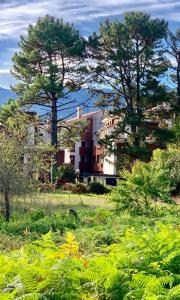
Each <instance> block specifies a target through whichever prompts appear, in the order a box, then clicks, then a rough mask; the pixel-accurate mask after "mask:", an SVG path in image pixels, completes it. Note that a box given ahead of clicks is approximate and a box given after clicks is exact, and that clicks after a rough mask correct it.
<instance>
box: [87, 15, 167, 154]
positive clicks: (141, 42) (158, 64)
mask: <svg viewBox="0 0 180 300" xmlns="http://www.w3.org/2000/svg"><path fill="white" fill-rule="evenodd" d="M166 35H167V22H166V21H165V20H163V19H158V18H156V19H153V18H151V17H150V15H148V14H145V13H141V12H128V13H126V14H125V15H124V20H123V21H118V20H115V21H109V20H107V21H105V22H103V23H102V24H101V25H100V33H99V35H96V34H94V35H93V36H91V37H90V40H89V43H90V46H91V51H92V57H93V59H94V60H95V63H94V65H92V66H91V69H92V72H94V74H95V78H96V81H97V82H98V83H99V84H100V85H101V88H100V89H98V87H97V85H96V88H95V89H94V90H95V93H96V94H98V95H99V96H100V99H99V101H98V103H97V105H99V106H102V107H110V108H111V115H114V116H117V117H119V120H120V121H119V123H118V124H117V125H116V126H115V130H114V131H113V133H112V134H111V135H110V136H109V137H107V138H106V140H104V143H105V144H109V145H110V146H111V144H112V141H114V140H117V141H118V139H119V140H121V139H122V138H123V137H124V139H125V143H124V147H122V148H121V149H119V151H120V152H121V153H122V154H124V155H132V154H133V156H134V157H137V158H138V157H139V158H143V159H144V158H147V157H148V155H149V154H150V151H149V148H148V145H147V144H146V137H147V136H148V134H149V132H148V130H147V127H146V122H145V111H146V110H147V109H151V108H153V107H155V106H156V105H157V104H160V103H162V102H163V101H165V102H166V101H169V100H170V99H169V98H170V97H169V95H168V93H167V91H166V87H165V86H164V85H163V84H162V83H161V78H162V76H163V75H164V74H165V72H166V71H167V59H166V56H165V53H164V52H165V51H164V47H163V39H164V38H165V37H166ZM102 85H103V86H105V87H106V88H105V89H102ZM110 150H111V151H112V149H111V148H110Z"/></svg>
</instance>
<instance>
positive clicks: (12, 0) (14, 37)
mask: <svg viewBox="0 0 180 300" xmlns="http://www.w3.org/2000/svg"><path fill="white" fill-rule="evenodd" d="M131 10H140V11H145V12H148V13H151V14H152V16H154V17H163V18H165V19H166V20H168V22H169V26H170V28H171V29H172V30H173V31H174V30H175V29H176V28H180V0H137V1H133V0H0V86H1V87H5V88H8V87H9V86H10V84H13V83H14V82H15V81H14V79H13V78H12V76H11V75H10V68H11V57H12V55H13V53H14V52H15V51H16V50H17V49H18V48H17V47H18V39H19V35H20V34H25V33H26V28H27V26H28V25H29V24H30V23H31V24H32V23H34V22H36V20H37V18H38V17H39V16H44V15H46V14H50V15H54V16H56V17H58V18H63V19H64V20H65V21H69V22H73V23H74V24H75V26H76V27H77V28H78V29H79V30H80V31H81V33H82V34H84V35H86V36H87V35H89V34H90V33H92V32H94V31H97V30H98V24H99V22H100V21H102V20H103V19H104V18H107V17H109V18H120V17H121V16H122V14H123V12H125V11H131Z"/></svg>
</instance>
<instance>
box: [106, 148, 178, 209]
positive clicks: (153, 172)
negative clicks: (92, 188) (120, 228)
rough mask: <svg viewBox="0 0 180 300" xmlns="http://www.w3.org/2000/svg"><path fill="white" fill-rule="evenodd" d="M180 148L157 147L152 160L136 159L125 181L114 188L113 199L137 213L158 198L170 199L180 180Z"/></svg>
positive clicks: (124, 174) (125, 176) (120, 207)
mask: <svg viewBox="0 0 180 300" xmlns="http://www.w3.org/2000/svg"><path fill="white" fill-rule="evenodd" d="M179 168H180V151H179V148H178V147H175V146H169V148H168V149H167V150H160V149H157V150H155V151H154V152H153V156H152V160H151V161H150V162H149V163H145V162H141V161H136V163H135V164H134V165H133V167H132V170H131V171H127V170H126V171H124V173H123V177H124V178H125V180H124V181H122V182H120V184H119V185H118V186H117V188H115V189H114V190H113V191H112V194H111V199H112V200H113V201H115V202H116V203H117V207H118V208H119V209H121V210H124V209H129V210H131V211H133V212H136V213H142V212H143V211H146V213H149V210H150V206H151V204H152V203H153V202H154V203H155V209H156V203H157V201H158V200H161V201H164V202H166V201H171V192H172V191H173V190H175V189H176V187H177V186H178V185H179V184H180V178H179Z"/></svg>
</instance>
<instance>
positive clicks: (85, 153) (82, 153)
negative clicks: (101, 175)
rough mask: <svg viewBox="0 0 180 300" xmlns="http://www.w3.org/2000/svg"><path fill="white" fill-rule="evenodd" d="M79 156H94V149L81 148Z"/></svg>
mask: <svg viewBox="0 0 180 300" xmlns="http://www.w3.org/2000/svg"><path fill="white" fill-rule="evenodd" d="M79 155H80V156H89V155H90V156H91V155H92V148H87V147H80V148H79Z"/></svg>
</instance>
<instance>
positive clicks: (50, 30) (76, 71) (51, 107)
mask: <svg viewBox="0 0 180 300" xmlns="http://www.w3.org/2000/svg"><path fill="white" fill-rule="evenodd" d="M19 47H20V51H19V52H17V53H15V54H14V56H13V70H12V73H13V75H14V76H15V77H16V78H17V79H18V80H19V81H20V83H19V84H17V85H16V86H15V87H14V91H15V92H16V93H17V94H18V95H19V103H20V105H33V104H37V105H40V106H42V107H43V108H44V109H47V110H48V114H46V113H45V114H44V116H45V115H46V116H47V115H49V112H50V117H49V118H50V122H51V144H52V145H53V146H54V147H55V148H56V149H57V148H58V135H57V131H58V123H59V122H60V121H61V119H58V112H60V111H61V112H62V111H64V110H67V108H68V107H71V108H72V107H75V106H76V105H77V103H76V102H75V100H74V99H71V100H69V98H68V95H69V94H70V93H71V92H75V91H77V90H79V89H80V88H81V86H82V85H83V84H84V83H85V82H86V80H87V76H85V66H84V58H85V53H86V41H85V39H84V38H83V37H82V36H81V35H80V34H79V32H78V31H77V30H76V29H75V28H74V27H73V25H71V24H69V23H64V22H63V20H59V19H55V18H54V17H51V16H45V17H43V18H39V19H38V21H37V23H36V24H35V25H30V26H29V28H28V33H27V36H21V38H20V42H19ZM47 110H46V112H47ZM54 159H55V163H56V159H57V158H56V156H55V157H54Z"/></svg>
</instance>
